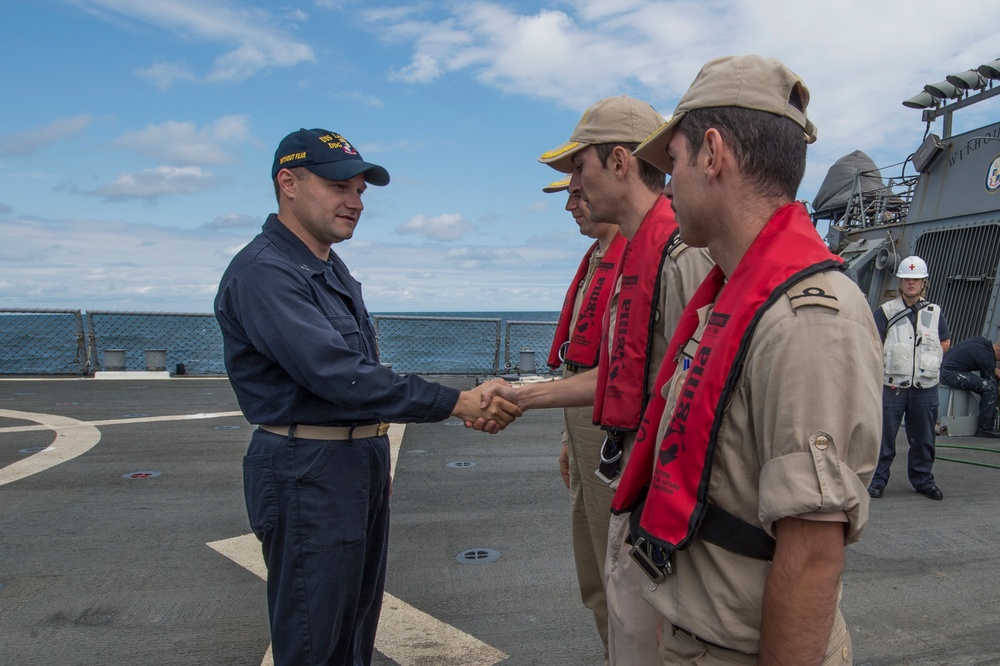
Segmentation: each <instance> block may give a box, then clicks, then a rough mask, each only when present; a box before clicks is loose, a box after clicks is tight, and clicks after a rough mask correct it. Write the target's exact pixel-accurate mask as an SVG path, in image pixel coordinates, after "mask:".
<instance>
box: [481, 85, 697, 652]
mask: <svg viewBox="0 0 1000 666" xmlns="http://www.w3.org/2000/svg"><path fill="white" fill-rule="evenodd" d="M662 123H663V118H662V117H661V116H660V114H658V113H656V111H655V110H653V108H652V107H651V106H650V105H649V104H647V103H645V102H642V101H639V100H636V99H633V98H631V97H626V96H619V97H609V98H605V99H602V100H599V101H598V102H595V103H594V104H593V105H592V106H591V107H590V108H589V109H587V111H586V112H585V113H584V115H583V118H581V120H580V122H579V123H578V124H577V126H576V128H575V129H574V131H573V133H572V134H571V135H570V140H569V141H568V142H566V143H564V144H562V145H561V146H559V147H558V148H555V149H553V150H550V151H548V152H546V153H544V154H543V155H542V156H541V157H540V158H539V161H540V162H542V163H544V164H548V165H549V166H551V167H552V168H554V169H556V170H558V171H562V172H563V173H571V174H572V178H571V181H570V182H571V185H570V187H571V188H572V187H574V186H575V185H577V184H578V185H579V186H580V187H581V188H582V195H583V199H584V200H585V201H586V202H587V205H588V208H589V210H590V215H591V220H592V221H593V222H599V223H610V224H616V225H618V229H619V231H620V232H621V234H622V235H623V236H625V237H626V238H628V239H629V246H628V247H627V248H626V250H625V254H624V256H623V258H622V260H621V261H620V262H619V265H620V269H619V276H618V278H617V281H616V285H615V294H614V295H613V296H612V297H611V304H610V309H609V316H608V317H607V318H606V320H605V324H604V332H605V339H606V345H605V348H604V349H602V350H601V353H602V357H601V361H600V367H599V368H597V369H594V370H588V371H587V372H583V373H580V374H578V375H576V376H574V377H571V378H568V379H564V380H560V381H557V382H545V383H538V384H529V385H527V386H524V387H521V388H518V389H517V390H516V391H513V392H512V393H510V394H506V393H505V392H506V391H508V390H510V389H508V388H505V387H502V386H501V385H499V384H498V385H496V386H493V387H490V388H488V389H487V390H488V391H491V392H493V393H498V394H500V395H504V396H505V397H507V398H508V399H516V400H517V401H518V406H519V407H520V408H521V409H523V410H527V409H540V408H551V407H570V406H580V407H582V406H585V405H592V404H594V405H595V409H594V414H593V420H594V422H595V423H600V424H601V426H602V428H603V429H604V430H605V431H606V434H607V435H608V437H607V440H608V441H611V440H613V446H614V447H615V449H614V452H615V453H616V454H617V456H619V457H616V456H614V455H606V454H602V455H605V457H606V458H608V459H609V460H610V459H612V458H614V460H611V461H610V462H609V463H608V464H604V465H601V467H600V468H599V469H596V470H594V469H592V470H590V471H589V472H585V473H589V474H594V473H596V472H597V471H601V472H602V474H603V478H605V479H606V482H607V483H608V484H609V487H610V488H611V489H612V490H614V488H615V487H616V486H617V483H618V479H619V471H618V466H620V468H624V464H625V461H627V459H628V456H629V453H630V451H631V447H632V442H633V441H634V439H635V432H636V429H637V428H638V427H639V418H640V417H641V415H642V408H643V407H644V406H645V404H646V402H647V401H648V398H649V396H650V390H651V389H652V386H653V381H654V379H655V375H656V369H657V368H658V367H659V364H660V360H661V359H662V358H663V354H664V352H665V351H666V348H667V342H668V341H669V340H670V337H671V335H672V334H673V330H674V326H675V325H676V323H677V320H678V318H679V317H680V314H681V312H682V311H683V309H684V305H685V303H686V302H687V299H688V298H690V296H691V295H692V294H693V293H694V289H695V288H696V287H697V285H698V284H699V283H700V282H701V280H702V278H703V277H704V276H705V274H706V273H707V272H708V271H709V270H710V269H711V267H712V261H711V259H710V258H709V256H708V254H707V253H706V252H705V251H704V250H700V249H694V248H689V247H687V245H685V244H684V243H682V242H680V239H679V238H678V237H677V234H676V223H675V222H674V220H673V215H672V213H671V211H670V206H669V202H668V201H667V200H666V198H665V197H664V195H663V185H664V182H663V181H664V178H663V173H662V172H661V171H659V170H658V169H656V168H654V167H652V166H650V165H649V164H646V163H643V162H640V161H639V160H637V159H636V158H635V157H633V155H632V150H633V149H634V148H635V147H636V146H638V144H639V143H640V142H641V141H642V140H643V139H645V138H646V137H647V136H649V134H651V133H652V132H654V131H655V130H656V129H657V128H658V127H660V126H661V125H662ZM612 375H613V376H612ZM595 403H596V404H595ZM630 409H634V410H635V413H634V416H632V414H631V412H630ZM630 419H631V420H630ZM609 446H611V445H609ZM627 528H628V521H627V517H623V516H615V517H612V519H611V521H610V525H609V532H608V550H607V560H606V563H605V585H606V588H605V590H606V594H607V604H608V616H609V617H608V624H609V627H608V658H609V662H610V663H611V664H612V666H615V665H619V666H646V665H652V664H656V662H657V657H656V645H657V638H656V634H657V631H658V629H657V622H658V620H657V615H656V614H655V613H654V612H653V609H652V608H651V607H650V606H649V605H648V604H647V603H646V602H645V601H643V599H642V594H641V589H642V587H643V586H644V585H645V584H646V583H647V581H646V579H645V578H644V576H643V574H642V572H641V570H639V568H638V567H637V566H636V565H635V564H634V563H633V562H632V560H631V559H630V558H629V557H628V555H627V552H628V547H627V546H626V545H625V542H624V540H625V537H626V536H627V534H628V529H627Z"/></svg>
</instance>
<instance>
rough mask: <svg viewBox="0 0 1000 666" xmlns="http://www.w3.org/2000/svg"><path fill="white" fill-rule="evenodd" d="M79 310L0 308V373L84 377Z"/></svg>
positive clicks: (82, 335)
mask: <svg viewBox="0 0 1000 666" xmlns="http://www.w3.org/2000/svg"><path fill="white" fill-rule="evenodd" d="M86 372H87V342H86V338H85V336H84V331H83V316H82V313H81V311H80V310H46V309H27V310H15V309H11V308H0V374H4V375H22V374H38V373H46V374H60V375H62V374H84V373H86Z"/></svg>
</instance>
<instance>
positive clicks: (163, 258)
mask: <svg viewBox="0 0 1000 666" xmlns="http://www.w3.org/2000/svg"><path fill="white" fill-rule="evenodd" d="M0 236H2V237H3V238H4V239H7V240H8V242H10V243H11V244H12V245H14V246H16V247H17V248H18V252H17V253H0V274H3V275H4V283H3V284H0V300H2V301H3V302H4V303H7V304H8V307H39V304H44V307H66V308H73V309H78V308H82V309H107V310H114V309H128V310H157V311H174V312H177V311H194V312H210V311H211V304H212V297H213V296H214V294H215V291H216V289H217V288H218V284H219V278H220V277H221V275H222V271H223V270H225V267H226V266H227V265H228V263H229V260H230V259H231V258H232V253H233V252H232V251H231V250H232V247H231V246H232V236H231V235H229V234H225V233H220V232H213V231H206V230H190V229H187V230H184V229H174V228H166V227H157V226H153V225H148V224H131V223H128V222H123V221H120V220H108V219H103V220H95V219H63V220H44V219H29V218H19V219H16V220H6V219H0ZM151 304H155V305H151Z"/></svg>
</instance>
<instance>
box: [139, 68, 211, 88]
mask: <svg viewBox="0 0 1000 666" xmlns="http://www.w3.org/2000/svg"><path fill="white" fill-rule="evenodd" d="M135 73H136V74H137V75H138V76H140V77H142V78H144V79H149V80H150V81H151V82H152V83H153V85H154V86H156V87H157V88H159V89H160V90H167V89H169V88H170V87H171V86H172V85H174V82H175V81H197V80H198V77H197V76H195V74H194V72H192V71H191V70H190V69H188V68H187V66H186V65H184V63H180V62H157V63H153V64H152V65H150V66H149V67H146V68H145V69H137V70H135Z"/></svg>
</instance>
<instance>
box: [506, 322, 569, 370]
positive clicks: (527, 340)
mask: <svg viewBox="0 0 1000 666" xmlns="http://www.w3.org/2000/svg"><path fill="white" fill-rule="evenodd" d="M555 334H556V322H554V321H508V322H507V335H506V337H505V338H504V359H505V364H504V365H505V369H506V371H507V372H517V373H518V374H522V375H530V374H539V375H544V374H548V373H549V372H551V370H550V368H549V366H548V363H547V361H548V358H549V349H550V348H551V347H552V338H554V337H555ZM529 364H530V365H529ZM522 365H524V366H525V367H522Z"/></svg>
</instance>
